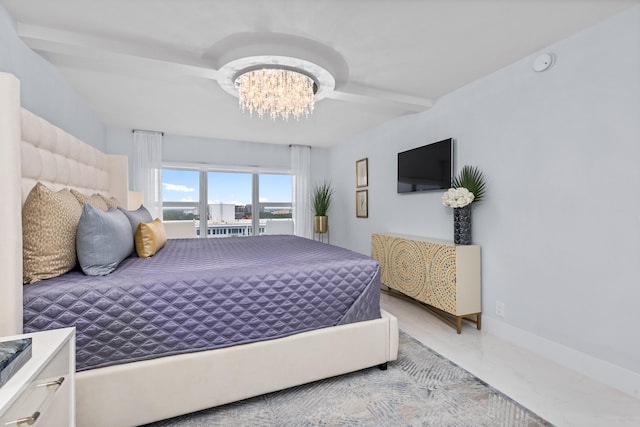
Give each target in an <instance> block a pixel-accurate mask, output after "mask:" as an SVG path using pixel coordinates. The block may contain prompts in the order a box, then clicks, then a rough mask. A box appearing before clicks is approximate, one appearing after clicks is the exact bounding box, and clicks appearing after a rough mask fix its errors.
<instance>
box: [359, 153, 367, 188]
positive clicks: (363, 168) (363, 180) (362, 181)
mask: <svg viewBox="0 0 640 427" xmlns="http://www.w3.org/2000/svg"><path fill="white" fill-rule="evenodd" d="M368 185H369V159H368V158H364V159H360V160H358V161H356V187H358V188H361V187H366V186H368Z"/></svg>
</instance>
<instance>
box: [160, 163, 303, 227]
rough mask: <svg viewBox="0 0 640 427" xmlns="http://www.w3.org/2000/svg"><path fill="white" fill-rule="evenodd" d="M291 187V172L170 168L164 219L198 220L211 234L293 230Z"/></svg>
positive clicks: (165, 180) (164, 195)
mask: <svg viewBox="0 0 640 427" xmlns="http://www.w3.org/2000/svg"><path fill="white" fill-rule="evenodd" d="M292 191H293V179H292V176H291V175H289V174H272V173H260V174H253V173H246V172H221V171H198V170H187V169H171V168H165V169H163V170H162V207H163V221H193V222H194V226H195V227H196V233H197V235H198V236H207V237H233V236H252V235H258V234H293V222H292ZM254 203H255V204H256V206H257V209H254ZM200 212H206V216H204V215H202V216H201V215H200ZM254 212H258V215H257V217H254ZM254 229H257V230H258V232H257V233H254Z"/></svg>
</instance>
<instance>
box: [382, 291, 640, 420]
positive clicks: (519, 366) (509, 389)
mask: <svg viewBox="0 0 640 427" xmlns="http://www.w3.org/2000/svg"><path fill="white" fill-rule="evenodd" d="M381 304H382V307H383V308H384V309H385V310H387V311H388V312H390V313H392V314H393V315H395V316H396V317H397V318H398V323H399V325H400V329H401V330H403V331H404V332H406V333H408V334H409V335H411V336H413V337H414V338H416V339H418V340H420V341H421V342H422V343H424V344H425V345H426V346H428V347H429V348H431V349H433V350H435V351H437V352H438V353H440V354H442V355H443V356H445V357H447V358H449V359H450V360H452V361H453V362H455V363H457V364H458V365H460V366H462V367H463V368H465V369H466V370H468V371H469V372H471V373H473V374H474V375H476V376H477V377H479V378H480V379H482V380H484V381H485V382H487V383H489V384H491V385H492V386H494V387H495V388H497V389H498V390H500V391H502V392H503V393H505V394H506V395H508V396H509V397H511V398H512V399H514V400H516V401H518V402H520V403H521V404H522V405H524V406H526V407H527V408H529V409H531V410H532V411H534V412H535V413H537V414H538V415H540V416H541V417H543V418H545V419H546V420H548V421H549V422H551V423H553V424H555V425H556V426H558V427H564V426H576V427H589V426H593V427H614V426H615V427H626V426H629V427H631V426H634V427H637V426H640V399H635V398H633V397H631V396H629V395H627V394H624V393H622V392H620V391H617V390H615V389H612V388H610V387H608V386H606V385H604V384H602V383H599V382H596V381H594V380H591V379H589V378H587V377H585V376H584V375H581V374H579V373H577V372H574V371H572V370H570V369H567V368H565V367H563V366H560V365H558V364H556V363H554V362H552V361H550V360H548V359H545V358H543V357H540V356H538V355H536V354H533V353H530V352H528V351H526V350H523V349H522V348H520V347H516V346H514V345H513V344H510V343H508V342H507V341H504V340H502V339H500V338H498V337H496V336H494V335H491V334H489V333H485V332H482V331H478V330H476V329H475V325H473V324H471V323H468V322H464V326H463V330H462V334H460V335H457V334H456V331H455V329H453V328H452V327H451V326H449V325H447V324H446V323H444V322H442V321H441V320H439V319H438V318H437V317H435V316H434V315H433V314H431V313H430V312H429V311H428V310H426V309H424V308H422V307H420V306H419V305H417V304H414V303H411V302H409V301H405V300H402V299H399V298H397V297H394V296H390V295H386V294H382V295H381Z"/></svg>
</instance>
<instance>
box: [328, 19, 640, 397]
mask: <svg viewBox="0 0 640 427" xmlns="http://www.w3.org/2000/svg"><path fill="white" fill-rule="evenodd" d="M547 51H548V52H553V53H554V54H555V55H556V62H555V64H554V65H553V66H552V67H551V68H550V69H548V70H547V71H546V72H542V73H536V72H534V71H533V70H532V64H533V60H534V58H535V57H536V56H537V55H533V56H531V57H529V58H525V59H523V60H521V61H519V62H517V63H515V64H512V65H510V66H508V67H506V68H504V69H502V70H500V71H498V72H496V73H494V74H492V75H490V76H487V77H486V78H484V79H482V80H480V81H477V82H474V83H472V84H470V85H468V86H466V87H463V88H461V89H459V90H458V91H456V92H454V93H451V94H449V95H447V96H445V97H443V98H442V99H440V100H438V102H437V103H436V104H435V106H434V107H433V108H432V109H431V110H429V111H427V112H424V113H421V114H418V115H413V116H408V117H403V118H400V119H398V120H395V121H393V122H389V123H387V124H385V125H383V126H380V127H378V128H376V129H372V130H370V131H368V132H366V133H364V134H362V135H359V136H357V137H355V138H353V139H352V140H350V141H347V142H345V143H342V144H340V145H338V146H336V147H334V148H333V149H332V150H331V152H330V162H331V169H330V171H331V172H330V173H331V177H332V180H333V182H336V183H339V182H344V183H352V182H354V162H355V161H356V160H358V159H360V158H363V157H368V158H369V218H368V219H356V217H355V202H354V197H355V190H356V188H355V184H350V185H344V186H340V187H339V188H338V192H337V198H338V200H337V203H336V206H335V208H334V209H333V211H332V212H331V214H330V221H331V223H330V228H331V230H332V231H331V242H332V243H335V244H337V245H341V246H345V247H348V248H351V249H353V250H356V251H359V252H361V253H365V254H369V253H370V235H371V233H376V232H396V233H406V234H413V235H420V236H429V237H434V238H445V239H452V213H451V210H450V209H448V208H445V207H443V206H442V203H441V200H440V197H441V195H442V193H440V192H436V193H421V194H403V195H399V194H397V193H396V169H397V166H396V155H397V153H398V152H399V151H403V150H406V149H409V148H414V147H417V146H420V145H424V144H427V143H430V142H435V141H438V140H440V139H444V138H447V137H453V138H455V140H456V143H457V170H458V169H459V168H460V167H461V166H463V165H465V164H470V165H476V166H478V167H479V168H481V169H482V170H483V171H484V173H485V174H486V177H487V180H488V183H487V195H486V201H485V202H484V203H482V204H481V205H477V206H474V208H473V239H474V243H477V244H480V245H481V246H482V269H483V270H482V286H483V287H482V299H483V304H482V306H483V313H484V314H483V316H484V317H485V319H486V320H485V319H483V320H484V321H483V325H484V326H485V327H486V329H488V330H489V331H491V332H493V333H496V334H498V335H501V336H503V337H505V338H507V339H510V340H511V341H514V342H516V343H518V344H521V345H524V346H526V347H530V348H532V349H533V350H534V351H539V352H542V353H544V354H545V356H549V357H552V358H553V359H555V360H557V361H559V362H560V363H564V364H567V365H570V366H571V367H573V368H576V369H580V370H582V371H583V372H585V373H588V374H590V375H592V376H595V377H598V378H599V379H601V380H603V381H607V382H609V383H612V382H615V383H616V384H614V385H615V386H617V387H619V388H621V389H624V390H625V391H627V392H629V393H631V394H634V395H636V396H638V397H640V339H638V333H637V327H638V325H640V310H638V302H639V301H640V279H639V278H640V261H639V260H640V198H639V197H638V194H639V192H638V186H639V185H640V167H639V166H638V164H639V162H640V7H635V8H633V9H631V11H628V12H626V13H624V14H622V15H619V16H616V17H614V18H612V19H609V20H608V21H605V22H603V23H601V24H600V25H597V26H595V27H592V28H590V29H588V30H586V31H584V32H582V33H579V34H577V35H575V36H572V37H571V38H569V39H566V40H564V41H562V42H560V43H557V44H556V45H553V46H550V47H549V48H548V49H545V50H543V51H541V52H547ZM496 301H501V302H504V304H505V307H506V310H505V311H506V316H505V318H504V319H500V318H497V317H496V316H495V312H496V308H495V307H496ZM455 338H456V337H455V335H452V337H451V339H455ZM609 364H612V366H609ZM609 368H611V369H609ZM612 376H615V377H616V378H611V377H612ZM603 377H604V378H603Z"/></svg>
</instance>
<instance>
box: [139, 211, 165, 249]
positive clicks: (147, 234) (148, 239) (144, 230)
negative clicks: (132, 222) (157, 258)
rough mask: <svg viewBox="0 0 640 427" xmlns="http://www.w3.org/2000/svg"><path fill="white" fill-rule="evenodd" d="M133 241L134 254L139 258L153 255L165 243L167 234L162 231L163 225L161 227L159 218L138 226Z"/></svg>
mask: <svg viewBox="0 0 640 427" xmlns="http://www.w3.org/2000/svg"><path fill="white" fill-rule="evenodd" d="M134 240H135V242H136V253H137V254H138V256H139V257H140V258H148V257H150V256H153V255H155V254H156V252H158V251H159V250H160V249H162V248H163V247H164V245H165V244H166V243H167V233H166V232H165V231H164V225H162V221H161V220H160V218H156V219H154V220H153V221H151V222H141V223H140V224H138V227H136V234H135V237H134Z"/></svg>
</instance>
